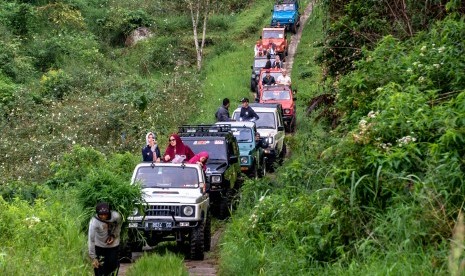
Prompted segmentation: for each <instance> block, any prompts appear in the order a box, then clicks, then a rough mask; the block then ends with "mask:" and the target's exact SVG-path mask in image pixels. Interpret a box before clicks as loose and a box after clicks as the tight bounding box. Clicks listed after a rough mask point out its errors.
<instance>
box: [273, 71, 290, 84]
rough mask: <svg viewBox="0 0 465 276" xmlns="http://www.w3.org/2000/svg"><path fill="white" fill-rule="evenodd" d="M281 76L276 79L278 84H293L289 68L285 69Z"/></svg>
mask: <svg viewBox="0 0 465 276" xmlns="http://www.w3.org/2000/svg"><path fill="white" fill-rule="evenodd" d="M281 74H282V75H281V76H279V77H278V79H277V80H276V83H277V84H284V85H291V77H289V76H288V75H287V70H286V69H283V70H282V71H281Z"/></svg>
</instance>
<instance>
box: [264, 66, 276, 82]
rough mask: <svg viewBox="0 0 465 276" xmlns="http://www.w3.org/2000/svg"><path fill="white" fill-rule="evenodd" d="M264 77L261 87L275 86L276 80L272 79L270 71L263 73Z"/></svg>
mask: <svg viewBox="0 0 465 276" xmlns="http://www.w3.org/2000/svg"><path fill="white" fill-rule="evenodd" d="M265 74H266V75H265V77H263V80H262V84H263V85H273V84H276V80H275V79H274V77H273V76H272V75H271V74H270V70H266V71H265Z"/></svg>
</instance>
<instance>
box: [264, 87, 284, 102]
mask: <svg viewBox="0 0 465 276" xmlns="http://www.w3.org/2000/svg"><path fill="white" fill-rule="evenodd" d="M290 99H291V95H290V94H289V91H287V90H264V91H263V94H262V100H264V101H269V100H290Z"/></svg>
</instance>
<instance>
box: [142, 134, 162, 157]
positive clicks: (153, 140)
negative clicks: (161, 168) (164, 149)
mask: <svg viewBox="0 0 465 276" xmlns="http://www.w3.org/2000/svg"><path fill="white" fill-rule="evenodd" d="M145 141H146V143H147V146H146V147H144V148H142V160H143V161H145V162H160V157H161V154H160V149H159V148H158V145H157V136H156V135H155V134H154V133H153V132H149V133H147V135H146V136H145Z"/></svg>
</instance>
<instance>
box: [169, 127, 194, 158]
mask: <svg viewBox="0 0 465 276" xmlns="http://www.w3.org/2000/svg"><path fill="white" fill-rule="evenodd" d="M192 157H194V152H193V151H192V150H191V148H189V147H188V146H187V145H184V143H183V142H182V140H181V138H180V137H179V136H178V135H177V134H175V133H173V134H171V135H170V138H169V145H168V147H167V148H166V151H165V155H164V156H163V160H164V161H165V162H173V161H174V162H176V163H177V162H182V161H184V160H190V159H191V158H192Z"/></svg>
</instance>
